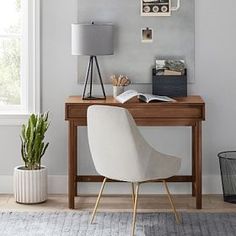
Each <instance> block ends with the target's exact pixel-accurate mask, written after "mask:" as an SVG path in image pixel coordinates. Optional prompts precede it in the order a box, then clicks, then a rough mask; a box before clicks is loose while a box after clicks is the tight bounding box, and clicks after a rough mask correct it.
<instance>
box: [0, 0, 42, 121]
mask: <svg viewBox="0 0 236 236" xmlns="http://www.w3.org/2000/svg"><path fill="white" fill-rule="evenodd" d="M22 2H26V1H25V0H23V1H22ZM22 7H24V8H25V9H26V10H27V11H28V16H26V17H28V19H26V20H25V21H24V22H27V25H25V27H26V28H28V32H27V35H26V36H27V37H26V38H27V40H24V42H23V44H22V50H25V52H27V54H26V53H23V54H22V55H27V56H24V57H23V58H22V60H23V63H22V68H21V74H22V76H24V78H23V79H22V89H21V97H22V104H21V106H18V107H17V106H15V108H16V109H13V108H14V106H11V108H12V109H11V110H9V111H7V110H4V112H1V113H0V125H22V123H24V122H25V121H26V119H27V118H28V117H29V114H30V113H38V112H40V0H27V3H26V4H23V5H22ZM23 28H24V27H23Z"/></svg>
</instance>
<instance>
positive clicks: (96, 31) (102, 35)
mask: <svg viewBox="0 0 236 236" xmlns="http://www.w3.org/2000/svg"><path fill="white" fill-rule="evenodd" d="M112 54H113V25H112V24H107V23H106V24H95V23H94V22H92V23H91V24H72V55H80V56H89V57H90V58H89V61H88V68H87V73H86V76H85V82H84V91H83V97H82V99H84V100H92V99H106V94H105V89H104V85H103V82H102V76H101V71H100V68H99V64H98V60H97V56H105V55H112ZM94 64H95V66H96V68H97V72H98V77H99V81H100V84H101V87H102V92H103V97H102V98H97V97H93V96H92V89H93V67H95V66H94ZM89 80H90V82H89V83H90V87H89V93H88V95H86V94H85V93H86V88H87V84H88V81H89Z"/></svg>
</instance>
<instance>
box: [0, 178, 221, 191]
mask: <svg viewBox="0 0 236 236" xmlns="http://www.w3.org/2000/svg"><path fill="white" fill-rule="evenodd" d="M67 180H68V179H67V176H66V175H49V176H48V193H49V194H67V182H68V181H67ZM169 185H170V190H171V192H172V193H174V194H191V185H190V184H189V183H173V184H169ZM100 186H101V184H99V183H81V184H80V185H79V191H80V193H81V194H97V193H98V191H99V188H100ZM130 191H131V189H130V185H129V184H126V183H108V184H107V186H106V188H105V190H104V193H105V194H129V193H130ZM12 193H13V177H12V176H10V175H1V176H0V194H12ZM141 193H142V194H163V193H164V191H163V186H162V185H161V184H156V183H152V184H143V185H141ZM203 194H222V187H221V179H220V176H218V175H207V176H203Z"/></svg>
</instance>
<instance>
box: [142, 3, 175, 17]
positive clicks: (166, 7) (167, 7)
mask: <svg viewBox="0 0 236 236" xmlns="http://www.w3.org/2000/svg"><path fill="white" fill-rule="evenodd" d="M170 15H171V0H141V16H170Z"/></svg>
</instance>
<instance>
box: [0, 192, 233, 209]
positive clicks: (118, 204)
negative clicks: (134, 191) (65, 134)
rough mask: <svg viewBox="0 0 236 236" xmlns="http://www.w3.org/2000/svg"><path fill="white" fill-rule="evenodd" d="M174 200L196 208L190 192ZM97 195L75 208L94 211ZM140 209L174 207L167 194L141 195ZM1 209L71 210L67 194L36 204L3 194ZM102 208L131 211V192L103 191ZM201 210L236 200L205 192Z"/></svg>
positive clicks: (81, 199) (230, 206)
mask: <svg viewBox="0 0 236 236" xmlns="http://www.w3.org/2000/svg"><path fill="white" fill-rule="evenodd" d="M173 200H174V202H175V204H176V207H177V209H178V210H179V211H188V212H195V211H199V210H196V209H195V198H194V197H192V196H190V195H174V196H173ZM95 201H96V196H81V197H77V199H76V207H77V208H76V209H75V210H73V211H78V210H82V211H87V210H89V211H91V210H92V209H93V207H94V204H95ZM138 209H139V212H163V211H171V208H170V204H169V202H168V199H167V196H166V195H143V196H142V195H141V196H140V198H139V203H138ZM0 210H1V211H71V210H69V209H68V207H67V196H66V195H50V196H49V199H48V200H47V202H45V203H42V204H37V205H22V204H17V203H16V202H15V200H14V197H13V196H12V195H0ZM99 211H117V212H131V211H132V199H131V196H128V195H126V196H124V195H123V196H121V195H120V196H111V195H110V196H109V195H104V196H103V197H102V200H101V203H100V205H99ZM201 211H202V212H236V204H230V203H226V202H224V201H223V199H222V196H220V195H204V196H203V209H202V210H201Z"/></svg>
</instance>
